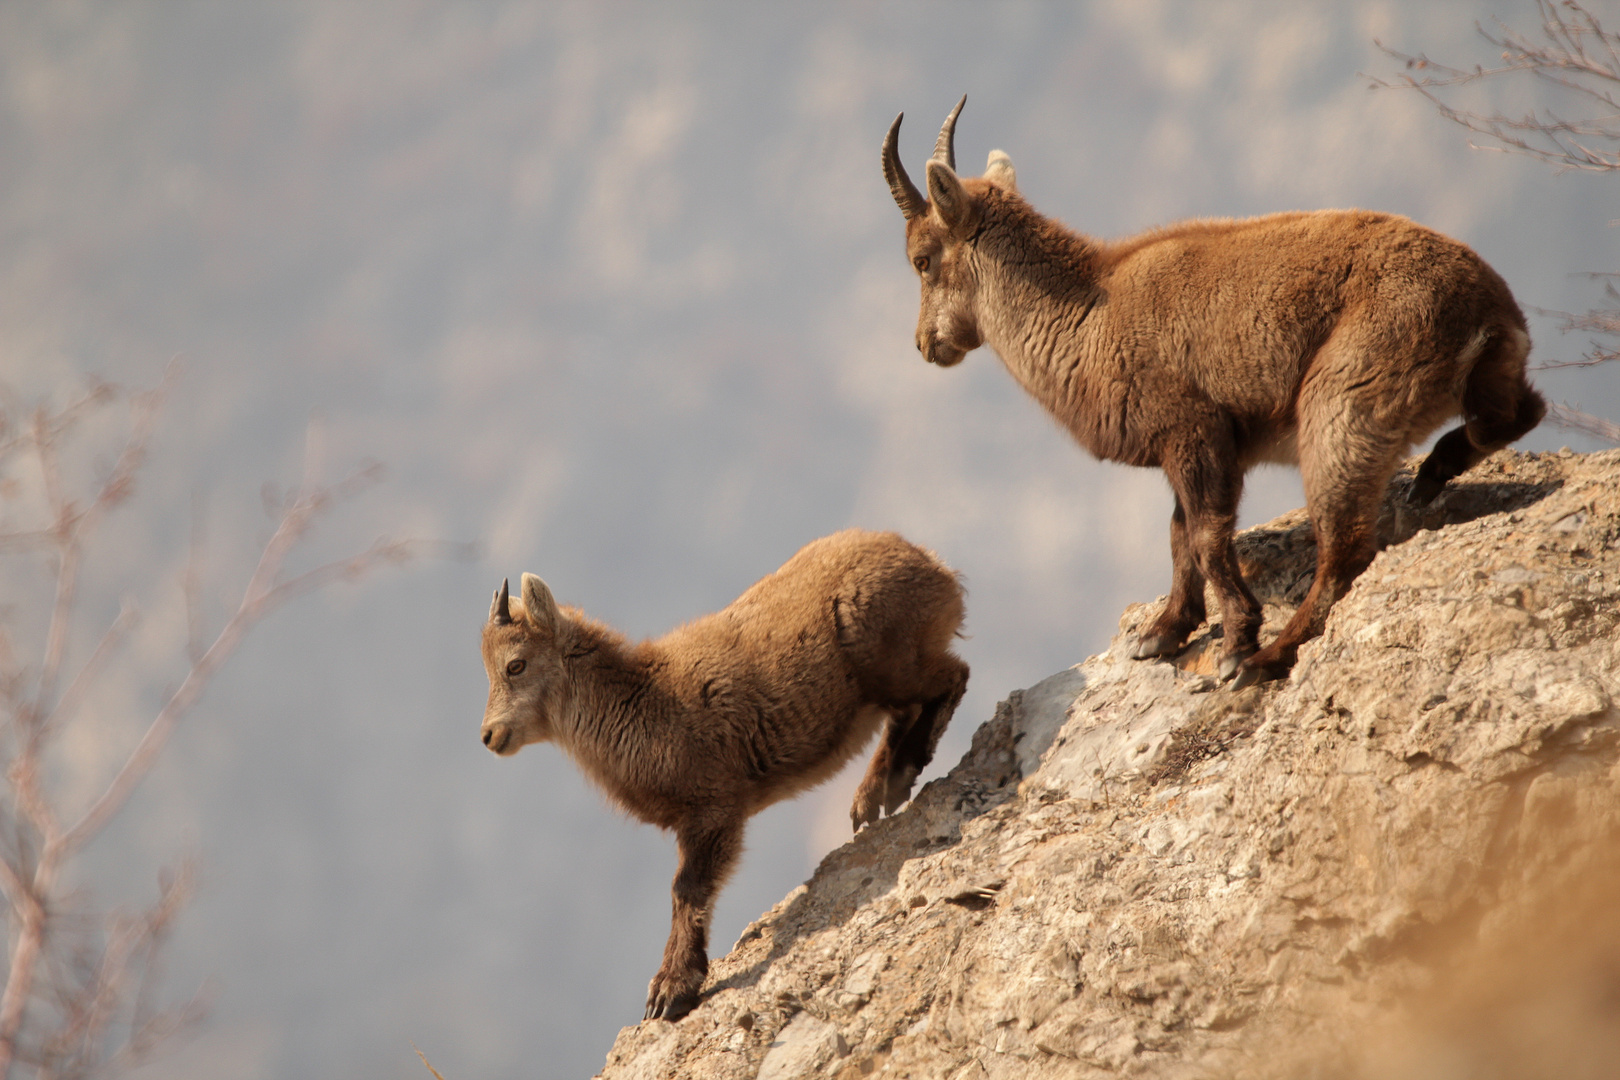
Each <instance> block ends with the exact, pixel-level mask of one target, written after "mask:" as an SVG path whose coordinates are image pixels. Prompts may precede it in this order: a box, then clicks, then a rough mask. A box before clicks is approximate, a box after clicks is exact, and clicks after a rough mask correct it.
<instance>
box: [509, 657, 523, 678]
mask: <svg viewBox="0 0 1620 1080" xmlns="http://www.w3.org/2000/svg"><path fill="white" fill-rule="evenodd" d="M524 666H525V664H524V662H523V661H522V660H513V661H512V662H511V663H510V664H507V665H506V673H507V674H508V675H521V674H523V668H524Z"/></svg>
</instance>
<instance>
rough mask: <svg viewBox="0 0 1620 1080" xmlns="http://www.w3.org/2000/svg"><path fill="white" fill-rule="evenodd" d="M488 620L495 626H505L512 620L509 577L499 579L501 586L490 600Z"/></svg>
mask: <svg viewBox="0 0 1620 1080" xmlns="http://www.w3.org/2000/svg"><path fill="white" fill-rule="evenodd" d="M489 621H490V622H492V623H494V624H495V625H497V626H505V625H506V624H507V623H510V622H511V621H512V587H511V582H510V579H505V580H502V581H501V587H500V589H499V590H498V591H497V592H496V593H495V599H494V600H492V601H491V602H490V605H489Z"/></svg>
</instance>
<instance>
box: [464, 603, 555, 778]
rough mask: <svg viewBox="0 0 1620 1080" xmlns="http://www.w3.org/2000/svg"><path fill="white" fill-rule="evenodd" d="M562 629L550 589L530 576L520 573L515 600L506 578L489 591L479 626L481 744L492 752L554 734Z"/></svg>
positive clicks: (503, 751) (508, 751)
mask: <svg viewBox="0 0 1620 1080" xmlns="http://www.w3.org/2000/svg"><path fill="white" fill-rule="evenodd" d="M514 608H515V609H516V610H514ZM566 628H567V620H566V619H564V618H563V615H562V612H561V611H559V610H558V608H557V601H556V600H555V599H553V598H552V595H551V590H550V589H549V588H547V587H546V583H545V582H544V581H541V580H540V579H539V578H538V577H536V576H535V575H533V574H524V575H523V591H522V597H521V599H519V600H518V601H517V603H516V604H514V603H513V601H512V596H511V591H510V587H509V586H508V583H507V582H505V581H503V582H501V587H500V588H499V589H497V590H496V591H495V599H494V601H493V602H492V603H491V604H490V606H489V621H488V622H487V623H485V624H484V673H485V674H486V675H487V676H488V677H489V702H488V704H487V705H485V706H484V726H483V737H484V745H485V746H487V747H489V748H490V749H491V750H493V751H495V753H497V754H502V755H505V754H515V753H517V752H518V751H519V750H520V749H522V748H523V747H525V746H527V745H528V744H529V743H533V742H544V741H545V740H547V739H551V738H554V737H555V734H556V733H555V731H554V729H553V723H554V720H555V719H556V717H557V716H558V713H559V711H560V710H561V709H562V708H563V707H564V704H565V703H566V701H567V697H568V679H567V673H566V672H565V671H564V670H563V663H562V650H561V649H560V648H559V642H558V638H559V636H560V635H562V634H563V633H564V632H565V631H566Z"/></svg>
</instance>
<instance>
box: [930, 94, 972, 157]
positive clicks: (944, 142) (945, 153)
mask: <svg viewBox="0 0 1620 1080" xmlns="http://www.w3.org/2000/svg"><path fill="white" fill-rule="evenodd" d="M966 104H967V95H966V94H963V95H962V100H961V101H958V102H957V103H956V108H954V109H952V110H951V115H949V116H947V117H946V118H945V126H944V127H942V128H940V129H939V138H937V139H935V140H934V160H935V161H943V162H944V163H945V164H947V165H949V166H950V167H951V172H955V171H956V118H957V117H958V116H961V115H962V106H964V105H966Z"/></svg>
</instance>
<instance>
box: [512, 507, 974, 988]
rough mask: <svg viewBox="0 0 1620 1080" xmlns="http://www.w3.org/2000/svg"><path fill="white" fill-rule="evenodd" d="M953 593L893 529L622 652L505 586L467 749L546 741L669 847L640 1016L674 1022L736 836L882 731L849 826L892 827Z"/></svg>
mask: <svg viewBox="0 0 1620 1080" xmlns="http://www.w3.org/2000/svg"><path fill="white" fill-rule="evenodd" d="M962 615H963V601H962V587H961V585H960V584H959V583H958V581H957V579H956V575H955V574H953V573H952V572H951V571H950V570H949V569H948V568H946V567H945V566H944V564H942V563H941V562H940V561H939V560H938V559H936V558H935V557H934V556H933V555H931V554H930V553H928V552H926V551H924V550H923V549H921V548H919V547H915V546H913V545H912V544H909V543H907V542H906V541H905V540H903V539H901V538H900V537H899V536H896V535H895V534H893V533H871V532H862V531H859V530H853V529H852V530H848V531H845V532H841V533H837V534H835V535H833V536H828V537H824V538H822V539H820V540H816V541H813V542H811V543H810V544H807V545H805V547H804V548H803V549H802V550H801V551H800V552H799V553H798V554H797V555H795V556H793V558H791V559H789V560H788V561H787V563H786V564H784V565H783V566H782V568H781V569H780V570H778V571H776V573H774V574H770V575H768V576H767V577H765V578H764V579H763V580H761V581H759V582H757V583H756V584H755V585H754V586H753V587H752V588H750V589H749V590H748V591H747V592H745V593H743V594H742V596H740V597H738V598H737V600H736V601H734V602H733V603H732V604H731V605H730V606H729V607H727V608H725V609H724V610H723V611H720V612H717V613H715V614H713V615H707V616H704V617H703V618H701V619H698V620H696V621H694V622H690V623H687V624H686V625H684V626H681V627H678V628H677V629H675V630H673V631H671V632H670V633H668V634H666V635H665V636H663V637H662V638H659V639H658V640H656V641H644V642H641V643H640V644H635V645H631V644H629V643H627V642H626V641H625V639H624V638H623V637H622V636H621V635H619V634H618V633H615V632H614V631H613V630H611V629H609V628H608V627H606V626H604V625H602V624H601V623H598V622H594V621H592V620H591V619H589V618H587V617H586V616H585V615H584V614H582V613H581V612H580V611H578V610H577V609H574V608H559V607H558V606H557V603H556V601H555V600H554V599H552V595H551V590H550V589H548V588H547V587H546V584H545V582H543V581H541V580H540V579H539V578H538V577H535V576H534V575H533V574H524V575H523V585H522V591H521V599H520V600H514V599H512V598H511V596H510V595H509V593H508V587H507V585H506V583H504V582H503V583H502V584H501V587H500V590H499V591H498V592H497V593H496V594H495V601H494V603H493V604H492V605H491V607H490V610H489V621H488V623H486V624H485V626H484V635H483V649H484V668H485V671H486V673H487V674H488V676H489V704H488V705H487V706H486V707H485V710H484V725H483V737H484V745H485V746H487V747H489V748H490V749H491V750H493V751H495V753H497V754H515V753H517V751H518V750H519V749H520V748H521V747H523V746H525V745H527V744H528V743H532V742H547V741H550V742H556V743H557V744H558V745H560V746H561V747H562V748H563V749H564V750H565V751H567V753H568V754H569V756H570V757H572V758H573V759H574V762H575V763H576V764H577V765H579V767H580V768H581V769H583V770H584V771H585V774H586V776H588V777H590V779H591V780H593V781H594V782H595V783H596V784H597V785H599V786H600V787H601V789H602V790H603V791H605V792H606V793H607V795H608V797H609V798H610V799H612V800H613V801H614V802H615V803H617V804H618V805H619V806H621V807H623V808H624V809H625V810H626V811H627V812H628V813H631V814H633V815H635V816H636V817H638V818H640V819H641V820H643V821H646V822H650V823H651V824H653V825H657V826H659V827H660V828H665V829H670V830H672V831H673V832H674V833H675V841H676V844H677V846H678V847H679V850H680V866H679V869H678V870H677V871H676V874H675V883H674V887H673V893H674V916H673V920H672V926H671V928H670V933H669V944H668V945H667V946H666V947H665V948H664V962H663V964H662V966H660V967H659V969H658V973H657V974H656V975H655V976H654V977H653V980H652V983H651V985H650V986H649V987H648V991H647V1009H646V1014H645V1015H646V1017H647V1018H652V1017H663V1018H666V1019H671V1020H673V1019H678V1018H680V1017H681V1016H684V1015H685V1014H686V1013H687V1012H689V1011H690V1010H691V1009H692V1007H693V1006H694V1005H695V1004H697V998H698V991H699V989H700V988H701V987H702V985H703V979H704V976H705V975H706V974H707V973H708V969H709V960H708V951H707V950H708V923H709V914H710V911H711V910H712V908H713V905H714V899H715V895H716V894H717V893H718V892H719V890H720V887H721V885H722V884H724V882H725V879H726V877H727V876H728V875H729V874H730V873H731V870H732V867H733V866H734V865H735V864H736V861H737V856H738V854H739V853H740V852H741V850H742V835H743V824H744V823H745V822H746V821H747V819H748V818H749V817H750V816H751V815H753V814H755V813H757V812H759V811H760V810H763V809H764V808H765V807H767V806H769V805H771V804H772V803H774V802H776V801H778V800H780V799H785V798H787V797H789V796H791V795H795V794H797V793H799V792H800V791H803V790H805V789H806V788H808V787H810V786H812V785H814V784H817V783H820V782H821V781H822V780H825V779H827V778H828V777H830V776H832V775H833V773H835V772H837V771H838V770H839V768H840V767H842V766H843V764H844V763H845V762H846V761H848V760H849V759H850V757H851V756H853V755H854V754H855V753H856V752H857V751H859V750H860V748H861V747H862V746H863V745H865V743H866V742H867V740H868V739H869V738H870V737H871V735H872V733H873V732H874V731H875V730H876V729H877V727H878V726H879V724H880V723H881V722H883V721H884V720H887V727H886V729H885V732H884V736H883V740H882V742H881V743H880V745H879V746H878V748H877V752H876V753H874V754H873V755H872V763H871V766H870V767H869V768H868V769H867V771H866V777H865V779H863V780H862V781H861V785H860V788H859V789H858V790H857V791H856V794H855V803H854V806H853V807H852V808H851V810H850V818H851V820H852V821H853V823H854V825H855V828H857V829H859V828H860V827H861V826H862V825H863V824H866V823H868V822H871V821H875V820H876V819H877V817H878V814H879V811H880V810H882V811H885V812H888V813H893V812H894V811H895V810H897V809H899V807H900V804H901V803H903V802H905V801H906V799H907V798H908V797H910V794H911V787H912V784H913V782H915V780H916V778H917V774H918V773H919V772H921V771H922V769H923V767H924V766H926V765H927V764H928V762H929V761H930V760H931V759H932V758H933V756H934V747H935V745H936V744H937V743H938V742H939V737H940V734H941V733H942V732H943V731H944V730H945V725H946V724H948V723H949V722H950V719H951V713H952V712H954V711H955V709H956V705H957V703H958V702H959V701H961V700H962V692H963V690H965V689H966V688H967V680H968V667H967V665H966V664H965V663H963V662H962V661H961V660H960V659H958V658H957V657H956V655H955V654H954V653H952V652H951V650H950V645H951V639H952V638H953V637H954V636H955V635H956V633H957V631H958V628H959V627H960V626H961V624H962Z"/></svg>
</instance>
